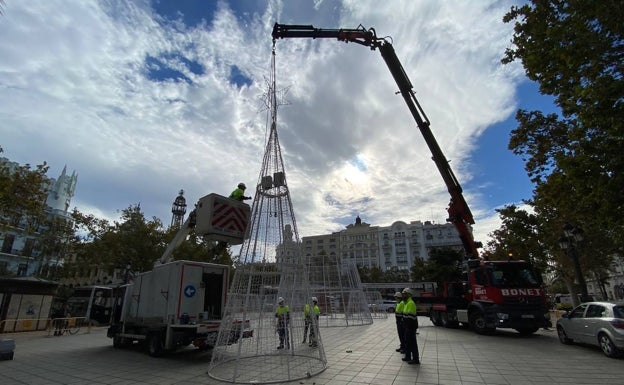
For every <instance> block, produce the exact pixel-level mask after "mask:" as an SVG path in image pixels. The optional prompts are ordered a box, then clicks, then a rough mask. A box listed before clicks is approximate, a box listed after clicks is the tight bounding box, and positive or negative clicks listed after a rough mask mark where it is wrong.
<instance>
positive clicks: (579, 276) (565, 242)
mask: <svg viewBox="0 0 624 385" xmlns="http://www.w3.org/2000/svg"><path fill="white" fill-rule="evenodd" d="M582 240H583V229H581V228H579V227H576V226H574V225H571V224H569V223H566V224H565V226H563V236H562V237H561V238H560V239H559V247H561V248H562V249H563V250H565V251H566V253H567V254H568V256H569V257H570V258H571V259H572V262H573V264H574V274H575V276H576V280H577V281H578V284H579V286H580V287H581V301H582V302H586V301H589V300H590V298H589V294H588V293H587V283H586V282H585V277H583V271H582V270H581V262H580V261H579V256H578V253H577V250H576V245H577V243H578V242H581V241H582ZM574 302H576V301H574Z"/></svg>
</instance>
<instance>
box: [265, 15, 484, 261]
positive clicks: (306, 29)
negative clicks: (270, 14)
mask: <svg viewBox="0 0 624 385" xmlns="http://www.w3.org/2000/svg"><path fill="white" fill-rule="evenodd" d="M272 36H273V40H274V41H275V40H276V39H283V38H312V39H321V38H333V39H337V40H339V41H344V42H345V43H356V44H360V45H363V46H367V47H370V49H371V50H376V49H379V52H380V53H381V56H382V57H383V59H384V61H385V62H386V65H387V66H388V69H389V70H390V73H391V74H392V77H393V78H394V81H395V82H396V84H397V85H398V87H399V91H400V93H401V95H402V96H403V99H404V100H405V103H406V104H407V107H408V108H409V110H410V112H411V113H412V116H413V117H414V120H415V121H416V125H417V126H418V129H419V130H420V133H421V134H422V136H423V138H424V139H425V142H426V143H427V146H428V147H429V150H430V151H431V154H432V158H433V161H434V162H435V164H436V167H437V168H438V171H439V172H440V174H441V175H442V179H443V180H444V183H445V184H446V187H447V190H448V192H449V194H450V195H451V201H450V203H449V206H448V208H447V211H448V214H449V217H448V219H447V221H448V222H451V223H453V225H455V228H456V229H457V231H458V233H459V237H460V239H461V241H462V245H463V247H464V250H465V251H466V257H467V258H468V259H472V258H478V255H479V254H478V251H477V248H478V247H481V244H480V243H479V242H475V241H474V238H473V236H472V232H471V231H470V228H469V225H472V224H474V218H473V216H472V212H471V211H470V208H469V207H468V204H467V203H466V200H465V199H464V196H463V194H462V191H463V190H462V188H461V186H460V184H459V181H458V180H457V178H456V177H455V174H454V173H453V170H452V169H451V167H450V165H449V162H448V160H447V159H446V157H445V156H444V153H443V152H442V149H441V148H440V146H439V145H438V142H437V141H436V139H435V137H434V136H433V133H432V131H431V128H430V123H429V119H428V118H427V115H425V112H424V111H423V109H422V107H421V106H420V103H418V100H417V99H416V96H415V94H414V91H413V87H412V83H411V82H410V80H409V78H408V76H407V74H406V73H405V70H404V69H403V65H402V64H401V62H400V61H399V58H398V57H397V55H396V53H395V51H394V47H393V46H392V44H391V43H390V42H389V41H388V40H387V39H384V38H378V37H377V35H376V33H375V30H374V29H373V28H370V29H368V30H366V29H365V28H364V27H362V26H361V25H360V26H359V27H358V28H356V29H320V28H314V27H313V26H311V25H286V24H278V23H275V25H274V26H273V33H272Z"/></svg>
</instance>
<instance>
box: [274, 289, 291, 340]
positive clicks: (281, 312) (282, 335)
mask: <svg viewBox="0 0 624 385" xmlns="http://www.w3.org/2000/svg"><path fill="white" fill-rule="evenodd" d="M275 318H277V324H276V325H275V327H276V329H277V335H278V336H279V346H278V347H277V348H278V349H284V348H286V349H290V342H289V336H288V324H289V323H290V307H289V306H288V305H286V303H285V302H284V298H283V297H278V298H277V308H276V309H275Z"/></svg>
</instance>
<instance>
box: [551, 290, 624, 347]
mask: <svg viewBox="0 0 624 385" xmlns="http://www.w3.org/2000/svg"><path fill="white" fill-rule="evenodd" d="M557 334H558V336H559V341H561V343H562V344H571V343H572V342H580V343H585V344H591V345H595V346H599V347H600V348H601V349H602V351H603V353H604V354H605V355H606V356H607V357H611V358H615V357H620V356H622V355H624V303H617V304H616V303H611V302H586V303H582V304H580V305H579V306H577V307H575V308H574V309H572V311H570V312H568V313H565V314H564V315H562V316H561V318H560V319H559V320H558V321H557Z"/></svg>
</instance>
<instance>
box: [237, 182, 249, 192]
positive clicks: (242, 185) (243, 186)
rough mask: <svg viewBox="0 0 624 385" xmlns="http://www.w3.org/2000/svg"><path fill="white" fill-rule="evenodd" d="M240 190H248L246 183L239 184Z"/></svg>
mask: <svg viewBox="0 0 624 385" xmlns="http://www.w3.org/2000/svg"><path fill="white" fill-rule="evenodd" d="M238 188H242V189H243V190H244V189H246V188H247V186H245V183H243V182H240V183H239V184H238Z"/></svg>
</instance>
